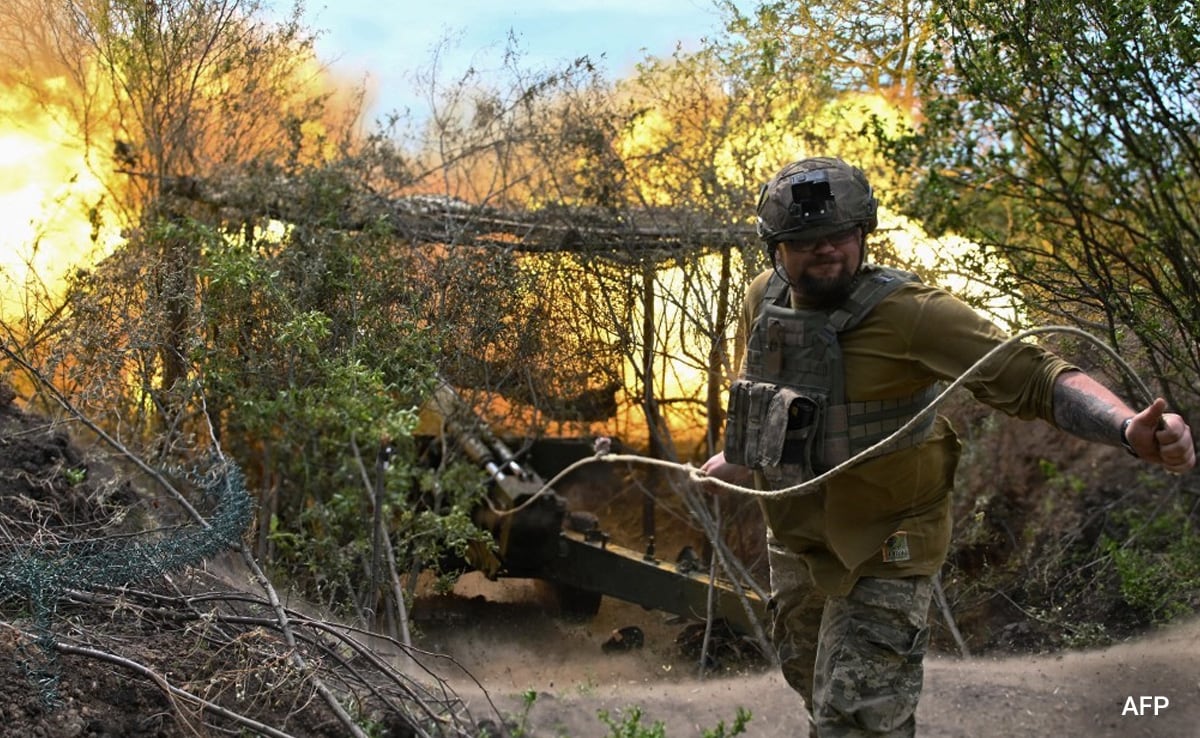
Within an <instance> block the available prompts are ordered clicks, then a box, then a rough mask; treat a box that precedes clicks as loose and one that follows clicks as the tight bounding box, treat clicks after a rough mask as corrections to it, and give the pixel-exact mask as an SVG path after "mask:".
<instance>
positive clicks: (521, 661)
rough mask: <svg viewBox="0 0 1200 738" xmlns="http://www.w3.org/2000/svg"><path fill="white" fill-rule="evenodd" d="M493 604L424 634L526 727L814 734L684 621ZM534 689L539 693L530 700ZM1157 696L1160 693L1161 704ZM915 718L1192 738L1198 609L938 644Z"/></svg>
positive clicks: (758, 675) (782, 691) (970, 727)
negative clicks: (1034, 639) (1087, 639)
mask: <svg viewBox="0 0 1200 738" xmlns="http://www.w3.org/2000/svg"><path fill="white" fill-rule="evenodd" d="M483 586H487V585H483ZM493 596H494V595H493ZM523 596H529V595H523ZM529 598H530V600H532V601H536V599H537V597H536V595H532V596H529ZM498 599H500V600H503V599H504V595H500V596H499V598H498ZM490 611H491V613H492V615H491V616H490V617H484V618H482V619H479V620H476V621H473V622H470V623H466V622H464V623H461V624H447V625H443V626H438V627H431V628H429V629H428V632H427V637H428V639H429V645H430V646H431V647H433V648H435V649H438V650H439V651H441V652H444V653H447V654H449V655H451V656H453V657H454V659H455V660H456V661H457V662H458V663H460V664H462V666H463V667H464V668H466V669H467V670H469V671H470V672H471V673H472V674H473V675H474V676H475V678H477V679H479V681H480V682H481V683H483V684H484V685H487V687H488V690H489V692H490V696H491V699H492V700H494V701H495V702H496V703H497V704H498V705H501V706H502V710H503V711H505V712H507V713H509V714H511V715H513V716H516V717H518V718H519V717H522V716H523V717H524V722H523V723H522V724H523V725H524V727H525V728H526V729H527V730H528V731H529V734H530V735H536V736H565V735H570V736H576V737H584V736H608V735H610V733H609V732H608V730H609V729H608V727H607V726H606V725H605V724H604V723H603V722H601V721H600V720H599V719H598V717H597V716H598V713H599V712H600V711H602V710H604V711H607V712H608V713H609V715H610V717H616V716H620V717H622V718H624V717H627V716H628V714H629V710H630V708H631V707H638V708H640V709H641V711H642V717H641V718H640V721H639V724H640V725H643V726H652V725H654V724H655V723H662V725H663V727H664V729H665V734H666V735H667V736H674V737H680V738H683V737H686V736H702V735H704V733H705V731H711V730H713V729H715V728H717V727H718V726H719V725H720V724H722V723H723V724H724V726H725V727H726V729H729V728H731V727H732V725H733V721H734V718H735V716H736V714H737V710H738V708H739V707H742V708H745V709H747V710H749V711H750V713H751V719H750V722H749V723H748V724H747V725H746V732H745V733H744V735H747V736H760V737H762V738H775V737H779V738H783V737H784V736H788V737H789V738H793V737H795V738H798V737H800V736H806V735H809V732H808V726H807V724H806V721H805V719H804V716H803V711H802V709H801V704H802V703H801V700H800V698H799V697H798V696H796V694H795V693H793V692H792V691H791V690H790V689H789V688H788V686H787V685H786V684H785V683H784V682H783V680H782V679H781V678H780V677H779V675H778V674H777V673H776V672H775V671H774V670H772V669H771V668H769V667H766V666H764V665H754V666H742V667H740V668H734V669H732V670H730V671H728V672H726V673H724V674H722V675H720V676H717V677H710V678H706V679H700V678H698V677H697V668H696V664H695V663H694V662H691V661H689V660H687V659H686V658H685V657H683V656H682V655H681V654H680V650H679V648H678V646H677V645H676V644H675V641H674V638H675V635H676V634H677V633H678V631H679V626H678V625H672V624H670V623H667V622H665V620H664V618H663V617H662V616H660V615H659V614H656V613H647V612H645V611H643V610H641V608H638V607H636V606H631V605H626V604H624V603H620V602H615V601H610V600H607V599H606V600H605V601H604V603H603V604H602V607H601V611H600V613H599V615H598V616H597V617H596V619H595V620H593V621H590V622H587V623H571V622H565V621H562V620H559V619H557V618H554V617H552V616H549V615H547V614H545V613H546V610H545V608H541V607H539V606H538V605H537V604H528V605H509V604H504V603H503V602H497V603H493V604H492V605H491V610H490ZM630 624H635V625H638V626H639V627H641V628H642V629H643V630H644V631H645V633H646V642H645V645H644V647H643V648H641V649H637V650H632V651H628V652H619V653H604V652H603V651H602V649H601V644H602V643H604V641H605V640H607V639H608V638H609V636H610V634H611V630H612V629H613V628H617V627H623V626H625V625H630ZM462 689H463V692H462V693H463V694H464V696H468V695H470V694H471V692H470V689H469V686H468V685H466V684H463V685H462ZM529 690H534V691H536V693H537V697H536V699H534V700H533V703H532V707H531V708H529V709H528V710H527V711H526V710H525V704H526V699H525V696H524V695H525V693H526V692H527V691H529ZM1156 697H1157V698H1165V699H1166V700H1167V702H1163V701H1162V700H1161V699H1160V700H1159V701H1158V703H1157V704H1158V705H1159V706H1160V707H1159V709H1158V711H1157V714H1155V709H1154V706H1155V698H1156ZM474 699H480V697H479V696H478V695H476V696H475V697H474ZM1131 700H1132V702H1131ZM1143 700H1145V701H1144V703H1143ZM1135 708H1136V709H1135ZM917 719H918V735H919V736H922V737H923V738H979V737H984V738H990V737H992V736H996V737H998V738H999V737H1001V736H1004V737H1007V736H1071V737H1073V736H1079V737H1080V738H1085V737H1087V738H1091V737H1096V738H1106V737H1111V738H1126V737H1137V736H1145V737H1147V738H1187V737H1189V736H1200V619H1198V620H1195V621H1191V622H1188V623H1184V624H1182V625H1177V626H1173V627H1171V628H1170V629H1165V630H1163V631H1161V632H1158V633H1155V634H1153V635H1149V636H1146V637H1143V638H1139V639H1137V640H1133V641H1129V642H1127V643H1123V644H1119V645H1116V646H1112V647H1109V648H1105V649H1101V650H1095V651H1073V652H1065V653H1056V654H1046V655H1037V656H1008V657H973V658H965V659H964V658H960V657H958V656H956V655H950V654H935V655H933V656H932V657H930V658H929V659H928V660H927V662H926V677H925V694H924V697H923V699H922V701H921V705H920V707H919V708H918V711H917Z"/></svg>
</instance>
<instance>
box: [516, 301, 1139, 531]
mask: <svg viewBox="0 0 1200 738" xmlns="http://www.w3.org/2000/svg"><path fill="white" fill-rule="evenodd" d="M1046 333H1065V334H1071V335H1075V336H1079V337H1080V338H1083V339H1084V340H1086V341H1089V342H1090V343H1092V344H1094V345H1096V346H1098V347H1099V348H1101V349H1102V350H1104V351H1105V352H1106V353H1107V354H1108V355H1109V356H1110V357H1112V359H1113V360H1114V361H1115V362H1116V363H1117V364H1118V365H1119V366H1120V367H1121V369H1122V370H1123V371H1124V372H1125V374H1126V375H1127V376H1128V377H1129V378H1130V379H1131V380H1132V381H1133V382H1134V384H1136V385H1137V387H1138V389H1139V390H1140V391H1141V393H1142V396H1143V397H1144V398H1145V400H1146V402H1150V401H1151V400H1152V399H1153V395H1152V394H1151V392H1150V388H1149V387H1147V386H1146V383H1145V382H1143V381H1142V379H1141V377H1139V376H1138V374H1137V372H1135V371H1134V370H1133V367H1131V366H1130V365H1129V364H1128V362H1126V361H1125V360H1124V359H1123V358H1121V356H1120V355H1119V354H1118V353H1117V352H1116V351H1115V350H1114V349H1113V348H1112V347H1111V346H1109V345H1108V344H1107V343H1105V342H1104V341H1103V340H1101V339H1099V338H1097V337H1096V336H1093V335H1092V334H1091V333H1088V332H1087V331H1085V330H1082V329H1080V328H1076V327H1074V326H1069V325H1049V326H1041V327H1037V328H1029V329H1026V330H1023V331H1021V332H1019V333H1016V334H1014V335H1013V336H1012V337H1010V338H1008V339H1006V340H1004V341H1002V342H1001V343H999V344H997V345H996V346H995V347H994V348H992V350H991V351H988V352H987V353H986V354H984V355H983V356H981V357H980V358H979V360H978V361H976V362H975V363H974V364H972V365H971V366H970V367H968V368H967V370H966V371H964V372H963V373H962V374H960V375H959V377H958V378H957V379H955V380H954V381H953V382H951V383H950V384H949V385H947V386H946V388H945V389H944V390H942V392H941V393H940V394H939V395H938V396H937V397H935V398H933V399H932V400H931V401H930V402H929V404H928V405H926V406H925V407H924V408H923V409H922V410H921V411H920V412H918V413H917V414H916V415H914V416H913V417H912V418H911V419H910V420H909V421H908V422H907V423H905V424H904V425H903V426H901V427H900V428H897V429H896V431H895V432H893V433H892V434H891V435H889V436H888V437H887V438H884V439H883V440H881V441H879V442H878V443H876V444H875V445H873V446H871V447H870V448H867V449H864V450H863V451H861V452H859V453H858V454H855V455H854V456H853V457H851V458H849V459H847V460H846V461H844V462H842V463H840V464H838V465H837V466H835V467H833V468H832V469H830V470H828V471H826V472H824V473H822V474H820V475H819V476H816V477H813V478H812V479H809V480H806V481H804V482H801V483H799V484H796V485H793V486H791V487H785V488H783V489H758V488H756V487H744V486H742V485H739V484H733V483H731V482H726V481H724V480H722V479H717V478H716V477H712V476H709V475H708V474H705V473H704V472H702V471H701V470H700V469H699V468H698V467H695V466H692V465H691V464H682V463H678V462H674V461H667V460H664V459H654V458H650V457H647V456H639V455H636V454H613V453H599V454H596V455H595V456H590V457H587V458H585V459H580V460H578V461H576V462H574V463H573V464H571V465H569V466H567V467H566V468H565V469H563V470H562V471H560V472H559V473H558V474H555V475H554V477H553V478H552V479H550V481H548V482H546V483H545V484H544V485H542V487H541V489H539V490H538V491H537V492H535V493H534V494H533V495H532V496H531V497H530V498H529V499H527V500H525V501H523V502H522V503H521V504H520V505H518V506H516V507H513V508H509V509H506V510H496V509H494V508H493V510H494V512H496V513H497V514H499V515H512V514H515V513H517V512H519V511H520V510H522V509H524V508H525V507H526V506H528V505H531V504H533V502H534V500H536V499H537V498H538V497H540V496H542V495H543V494H545V493H547V492H548V491H550V490H552V489H553V488H554V487H555V485H556V484H557V483H558V482H559V481H560V480H562V479H564V478H565V477H566V476H567V475H569V474H570V473H571V472H573V471H575V470H576V469H578V468H580V467H583V466H586V465H588V464H592V463H595V462H598V461H603V462H606V463H632V464H642V465H645V466H658V467H662V468H665V469H671V470H673V471H682V472H684V473H686V474H687V475H688V477H689V478H690V479H691V481H693V482H696V483H698V484H705V485H710V486H714V487H717V488H720V489H724V490H728V491H730V492H738V493H742V494H748V495H756V496H758V497H799V496H801V495H805V494H812V493H813V492H816V491H818V490H819V489H820V488H821V485H822V484H824V483H825V481H826V480H828V479H829V478H830V477H833V476H835V475H837V474H838V473H840V472H842V471H844V470H845V469H846V468H848V467H850V466H853V465H854V464H856V463H858V462H859V460H861V459H862V458H863V457H869V456H871V455H873V454H875V453H877V452H879V451H881V450H884V449H886V448H887V447H888V446H889V445H890V444H891V443H893V442H894V441H895V440H896V439H898V438H901V437H903V436H904V434H906V433H908V432H909V431H910V430H912V428H913V427H914V426H916V425H917V424H918V423H920V422H921V421H922V420H923V419H924V418H925V417H926V416H928V415H929V414H930V413H932V412H934V411H935V410H936V409H937V408H938V406H939V405H941V404H942V403H943V402H945V400H946V398H947V397H949V396H950V393H952V392H953V391H954V390H956V389H958V388H959V387H961V386H962V385H963V384H964V383H965V382H966V381H967V380H968V379H970V378H971V377H972V376H974V374H975V373H976V372H978V371H979V369H980V367H982V366H983V365H984V364H985V363H987V362H988V360H990V359H991V358H992V357H993V356H995V355H996V354H998V353H1000V352H1001V351H1003V350H1004V349H1006V348H1007V347H1008V346H1010V345H1012V344H1014V343H1017V342H1018V341H1022V340H1024V339H1026V338H1029V337H1030V336H1036V335H1041V334H1046Z"/></svg>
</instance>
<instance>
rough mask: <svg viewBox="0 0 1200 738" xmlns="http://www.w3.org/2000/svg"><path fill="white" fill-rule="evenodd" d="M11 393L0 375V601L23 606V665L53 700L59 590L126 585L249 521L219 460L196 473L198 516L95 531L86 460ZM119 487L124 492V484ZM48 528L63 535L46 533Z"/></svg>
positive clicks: (237, 478) (201, 555) (236, 534)
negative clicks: (34, 639) (198, 519)
mask: <svg viewBox="0 0 1200 738" xmlns="http://www.w3.org/2000/svg"><path fill="white" fill-rule="evenodd" d="M13 399H14V394H13V392H12V390H11V388H9V387H7V385H3V384H0V416H2V427H0V447H2V450H3V452H4V454H5V456H6V459H7V460H9V461H10V462H15V463H14V464H9V465H6V472H5V474H4V479H3V480H2V482H3V485H4V487H3V490H2V493H3V494H0V532H3V534H4V535H3V542H0V604H5V603H10V602H13V601H16V602H18V603H20V604H23V605H25V606H26V607H27V608H28V611H29V614H30V616H31V619H32V621H33V624H34V627H35V629H36V631H37V632H38V634H39V641H38V643H37V644H36V645H37V652H36V653H35V652H31V651H27V652H26V657H27V658H26V663H25V664H24V665H23V666H24V668H25V670H26V673H27V674H28V676H29V677H30V678H31V679H32V680H34V681H35V682H36V683H38V684H39V685H41V687H42V690H43V696H44V698H45V699H46V701H47V702H48V703H53V702H54V701H55V700H56V697H57V695H56V686H57V683H58V676H59V675H58V669H57V660H56V657H55V653H54V649H53V644H54V642H55V639H54V636H53V633H52V631H51V625H52V622H53V617H54V613H55V611H56V607H57V604H58V602H59V601H60V600H61V599H62V597H63V596H64V594H65V593H66V592H68V591H70V590H90V589H95V588H98V587H126V586H129V585H132V584H135V583H138V582H143V581H146V580H148V579H151V578H154V577H159V576H162V575H164V574H170V573H173V572H178V571H181V570H182V569H184V568H186V567H189V566H195V565H197V564H199V563H201V562H203V561H205V560H206V559H209V558H211V557H212V556H214V555H215V554H217V553H219V552H221V551H223V550H225V549H228V548H232V547H235V546H237V545H238V543H239V541H240V539H241V536H242V533H243V532H244V531H245V530H246V528H247V526H248V525H249V523H250V520H251V517H252V512H253V503H252V500H251V498H250V495H249V494H248V493H247V491H246V486H245V482H244V480H243V477H242V474H241V471H240V470H239V469H238V468H237V467H236V466H234V465H231V464H228V463H223V464H221V465H219V466H215V467H214V468H213V469H210V470H208V471H207V473H205V474H204V475H203V476H201V477H200V478H199V479H198V480H197V486H199V487H200V488H201V489H202V490H203V491H204V493H205V497H206V499H210V500H212V501H213V503H214V505H213V514H212V516H211V519H210V520H209V521H208V524H207V525H200V524H197V525H192V526H185V527H179V528H174V529H170V530H166V531H159V532H155V533H143V534H136V535H124V536H119V535H104V536H103V537H100V535H103V533H104V529H103V527H102V526H103V524H104V518H105V517H106V516H105V511H104V509H103V507H102V505H101V504H100V503H98V502H97V501H96V497H97V495H95V494H94V492H95V490H91V489H90V488H89V487H88V485H86V484H84V483H83V482H84V480H85V478H86V476H87V466H86V464H85V463H84V462H83V460H82V459H81V458H80V457H79V455H78V453H77V452H76V451H75V450H74V449H73V448H72V447H71V445H70V443H69V439H68V438H67V436H66V434H65V433H63V432H61V431H57V430H55V429H54V427H53V425H51V424H48V423H45V422H44V421H40V422H39V423H36V424H31V423H29V422H28V419H27V418H25V417H24V416H23V415H22V414H20V413H19V412H18V411H16V410H15V408H13V406H12V401H13ZM14 468H15V470H16V471H7V470H8V469H14ZM46 470H49V471H46ZM118 491H119V492H120V494H121V496H122V497H123V498H125V499H126V501H128V498H129V497H130V496H131V492H130V491H129V487H128V486H127V485H124V486H122V487H120V488H119V490H118ZM110 502H111V500H110ZM50 528H54V529H55V530H59V531H67V532H68V533H69V534H70V535H71V537H61V536H59V535H56V536H53V537H52V536H50V535H48V534H47V531H48V530H49V529H50ZM98 534H99V535H98ZM77 536H78V537H77Z"/></svg>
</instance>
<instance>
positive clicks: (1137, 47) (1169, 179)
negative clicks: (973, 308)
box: [893, 0, 1200, 408]
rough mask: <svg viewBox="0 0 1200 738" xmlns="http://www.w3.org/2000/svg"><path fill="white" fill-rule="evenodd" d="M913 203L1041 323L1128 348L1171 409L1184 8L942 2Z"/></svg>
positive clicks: (1187, 10)
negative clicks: (962, 243) (972, 249)
mask: <svg viewBox="0 0 1200 738" xmlns="http://www.w3.org/2000/svg"><path fill="white" fill-rule="evenodd" d="M936 5H937V9H938V16H937V17H938V19H939V22H938V23H937V27H938V29H939V32H938V36H937V38H936V42H937V43H935V44H930V45H929V46H928V47H927V49H926V55H925V56H924V57H923V59H922V62H921V69H922V85H923V86H922V94H923V97H924V112H925V119H924V122H923V123H922V124H921V125H920V126H919V127H918V128H917V129H916V131H915V132H914V134H913V135H912V136H911V137H910V138H908V139H905V140H902V141H894V142H893V143H896V144H897V148H896V149H895V151H894V153H895V154H896V160H897V161H898V162H901V163H902V164H903V165H906V166H909V167H911V171H913V172H914V173H919V174H920V176H921V181H920V186H919V187H917V188H916V189H915V190H914V191H913V193H912V196H911V198H910V208H911V211H912V212H913V213H915V214H916V215H918V216H919V217H921V218H922V219H924V220H925V221H926V222H927V223H928V224H929V226H930V227H931V228H933V229H934V230H936V231H954V232H957V233H959V234H961V235H963V236H966V237H968V238H970V239H972V240H974V241H975V242H977V243H978V244H979V250H978V252H977V253H976V255H975V259H976V262H977V266H978V269H979V270H980V271H981V272H983V273H993V272H998V273H999V274H1000V275H1001V276H1000V277H999V279H1000V281H1001V282H1002V284H1003V286H1005V287H1006V288H1007V289H1008V290H1010V291H1012V292H1014V293H1020V294H1021V295H1023V296H1024V298H1025V299H1027V300H1028V301H1029V302H1030V304H1031V307H1032V308H1033V312H1034V313H1035V314H1036V315H1037V316H1038V317H1039V318H1043V317H1049V318H1050V319H1053V320H1059V321H1062V322H1067V323H1073V324H1076V325H1080V326H1081V327H1085V328H1089V329H1092V330H1099V331H1102V332H1103V333H1104V334H1105V335H1106V337H1107V338H1108V339H1109V340H1110V341H1111V342H1112V343H1113V344H1115V345H1119V346H1122V347H1123V348H1126V349H1130V350H1132V349H1133V348H1134V347H1135V346H1136V347H1137V348H1138V349H1140V353H1141V354H1142V355H1143V356H1144V357H1145V360H1146V362H1148V367H1149V369H1150V370H1151V371H1152V372H1153V374H1154V375H1155V377H1156V378H1157V379H1158V380H1159V381H1160V383H1161V387H1162V391H1163V392H1164V393H1166V395H1167V397H1168V399H1169V400H1170V401H1171V402H1172V404H1173V405H1174V406H1175V407H1178V408H1187V407H1188V406H1190V405H1191V404H1192V403H1194V402H1195V397H1194V395H1195V390H1194V388H1193V387H1192V385H1191V382H1190V380H1189V379H1188V378H1189V377H1194V376H1195V374H1196V372H1197V368H1198V367H1200V353H1198V350H1197V348H1196V347H1197V346H1198V345H1200V343H1198V342H1197V340H1196V339H1197V334H1198V332H1200V323H1197V320H1196V316H1197V315H1200V290H1198V289H1197V283H1196V269H1195V263H1196V260H1197V258H1198V257H1200V237H1198V235H1197V234H1200V211H1198V210H1197V209H1196V207H1195V206H1194V203H1196V202H1197V197H1196V195H1197V191H1198V188H1200V151H1198V150H1197V148H1196V147H1195V145H1194V142H1195V140H1196V134H1197V131H1198V130H1200V113H1198V111H1200V106H1198V104H1197V103H1200V97H1198V90H1200V85H1198V84H1197V82H1198V81H1200V77H1198V76H1197V75H1198V72H1197V69H1198V65H1197V64H1196V60H1197V59H1198V58H1200V34H1198V33H1197V31H1198V30H1200V28H1198V27H1197V22H1198V20H1197V17H1196V14H1195V13H1194V8H1193V7H1192V5H1191V3H1188V2H1165V3H1163V2H1150V1H1149V0H1125V1H1122V2H1117V3H1112V2H1107V1H1104V2H1102V1H1100V0H1095V1H1092V0H1089V1H1088V2H1081V3H1074V4H1071V5H1070V6H1057V5H1049V4H1046V3H1038V2H1021V3H1016V4H1013V3H1005V2H973V1H972V2H959V0H944V1H942V2H938V3H937V4H936Z"/></svg>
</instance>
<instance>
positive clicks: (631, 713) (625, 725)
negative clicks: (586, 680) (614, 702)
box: [597, 705, 667, 738]
mask: <svg viewBox="0 0 1200 738" xmlns="http://www.w3.org/2000/svg"><path fill="white" fill-rule="evenodd" d="M597 717H599V718H600V722H602V723H604V725H605V726H606V727H607V728H608V731H609V732H608V736H609V738H666V735H667V731H666V728H665V727H664V726H663V724H662V723H661V722H655V723H654V724H653V725H649V726H647V725H642V708H640V707H638V706H637V705H633V706H632V707H630V708H629V709H627V710H626V711H625V712H624V714H622V712H621V711H620V710H618V711H617V714H616V715H615V716H614V715H612V714H610V713H609V712H608V710H600V711H599V712H598V713H597Z"/></svg>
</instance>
